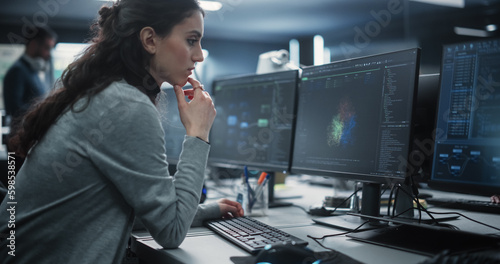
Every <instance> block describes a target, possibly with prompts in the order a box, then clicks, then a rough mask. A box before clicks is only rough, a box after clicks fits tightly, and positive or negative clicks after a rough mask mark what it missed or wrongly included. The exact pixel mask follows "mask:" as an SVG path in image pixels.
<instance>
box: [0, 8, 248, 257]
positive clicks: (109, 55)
mask: <svg viewBox="0 0 500 264" xmlns="http://www.w3.org/2000/svg"><path fill="white" fill-rule="evenodd" d="M99 14H100V18H99V21H98V23H97V25H96V27H97V30H96V31H95V32H96V34H95V37H94V38H93V40H92V44H91V46H90V47H89V48H88V49H87V50H86V51H85V52H84V53H83V55H82V56H81V57H80V58H79V59H77V60H76V61H75V62H74V63H72V64H71V65H70V66H69V67H68V68H67V69H66V71H65V72H64V74H63V76H62V78H61V79H62V88H60V89H57V90H56V91H55V92H54V93H53V94H52V95H50V96H49V97H48V98H47V99H46V100H44V101H42V102H41V103H39V104H37V105H36V106H35V107H34V108H32V109H31V111H30V112H28V113H27V114H26V115H25V117H24V119H23V123H22V124H23V125H22V127H21V128H20V129H19V130H17V132H16V135H15V136H14V137H13V138H12V139H11V143H14V144H13V145H15V146H16V147H17V148H16V154H17V155H26V156H27V159H26V161H25V163H24V165H23V167H22V168H21V170H20V171H19V174H18V175H17V177H16V179H15V180H16V182H15V184H14V186H15V191H16V192H15V196H14V197H12V198H13V199H5V200H4V201H3V203H2V205H1V206H0V210H1V211H0V233H2V234H3V238H5V237H9V236H10V234H14V237H15V239H14V240H13V239H7V240H6V239H3V241H2V243H1V245H0V259H2V260H4V263H121V260H122V259H123V256H124V252H125V248H126V244H127V241H128V238H129V234H130V231H131V229H132V224H133V220H134V217H137V218H138V219H140V220H141V222H142V223H143V224H144V226H145V227H146V228H147V229H148V230H149V231H150V233H151V235H152V236H153V237H154V238H155V240H156V241H157V242H158V243H159V244H160V245H162V246H163V247H166V248H172V247H177V246H179V244H180V243H181V242H182V241H183V239H184V237H185V236H186V232H187V231H188V228H189V227H190V225H191V224H200V223H201V221H202V220H204V219H208V218H219V217H221V216H225V215H230V216H241V215H243V210H242V208H241V205H239V204H238V203H236V202H233V201H229V200H226V199H222V200H220V201H218V203H214V204H208V205H206V206H200V207H198V202H199V200H200V194H201V189H202V185H203V175H204V169H205V166H206V160H207V156H208V152H209V144H208V133H209V130H210V127H211V125H212V122H213V120H214V117H215V109H214V106H213V103H212V100H211V98H210V96H209V95H208V93H207V92H206V91H204V90H203V87H202V85H201V84H200V83H199V82H198V81H196V80H194V79H191V78H188V76H189V75H190V74H191V71H192V70H194V67H195V66H194V65H195V63H196V62H200V61H202V60H203V55H202V51H201V45H200V40H201V38H202V36H203V11H202V10H201V9H200V7H199V6H198V4H197V2H196V1H195V0H122V1H119V2H118V3H116V4H114V5H113V6H112V7H103V8H102V9H101V10H100V11H99ZM163 82H169V83H170V84H172V85H174V89H175V92H176V95H177V101H178V107H179V112H180V116H181V120H182V122H183V124H184V126H185V128H186V137H185V140H184V143H183V152H182V153H181V156H180V161H179V163H178V165H177V168H178V171H177V172H176V174H175V175H174V177H169V175H168V168H167V167H168V166H167V163H166V161H165V155H164V152H165V150H164V141H163V129H162V127H161V124H160V121H159V118H158V112H157V110H156V108H155V107H154V103H155V102H156V97H157V95H158V93H159V92H160V89H159V86H160V85H161V84H162V83H163ZM187 82H189V83H190V84H191V85H192V86H193V87H194V88H193V89H192V90H187V91H183V90H182V89H181V87H182V86H184V85H185V84H186V83H187ZM185 95H187V96H188V97H189V98H191V100H190V102H186V100H185ZM7 202H17V204H15V205H14V207H15V217H14V220H15V221H14V225H10V224H7V223H8V221H9V219H11V220H12V217H11V215H10V213H9V212H10V211H8V210H7V209H9V208H11V206H13V205H12V204H7ZM12 232H14V233H12ZM13 241H14V242H13ZM13 243H14V244H13ZM12 245H14V247H13V246H12ZM13 254H15V256H12V255H13Z"/></svg>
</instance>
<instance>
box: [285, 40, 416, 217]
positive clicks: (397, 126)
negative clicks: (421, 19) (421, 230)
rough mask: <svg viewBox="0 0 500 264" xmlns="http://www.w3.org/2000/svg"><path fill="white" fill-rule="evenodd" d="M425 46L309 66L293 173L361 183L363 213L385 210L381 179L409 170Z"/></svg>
mask: <svg viewBox="0 0 500 264" xmlns="http://www.w3.org/2000/svg"><path fill="white" fill-rule="evenodd" d="M419 54H420V50H419V49H417V48H415V49H409V50H402V51H396V52H390V53H384V54H378V55H374V56H368V57H362V58H355V59H349V60H344V61H338V62H333V63H329V64H325V65H320V66H311V67H308V68H305V69H303V73H302V77H301V84H300V86H299V92H298V98H299V100H298V110H297V124H296V132H295V142H294V151H293V161H292V168H291V171H292V173H300V174H309V175H320V176H332V177H341V178H344V179H347V180H353V181H359V182H362V183H363V195H362V203H361V213H362V214H366V215H379V212H380V188H381V185H382V184H386V183H387V184H388V183H394V182H403V180H404V179H405V177H407V176H408V173H409V171H410V170H409V162H408V158H409V154H410V152H411V141H412V116H413V112H414V111H413V109H414V105H415V100H416V87H417V83H418V70H419Z"/></svg>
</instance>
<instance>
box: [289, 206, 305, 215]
mask: <svg viewBox="0 0 500 264" xmlns="http://www.w3.org/2000/svg"><path fill="white" fill-rule="evenodd" d="M291 206H292V207H297V208H299V209H301V210H302V211H304V212H305V213H306V214H309V212H308V211H307V210H306V209H305V208H304V207H302V206H299V205H296V204H292V205H291Z"/></svg>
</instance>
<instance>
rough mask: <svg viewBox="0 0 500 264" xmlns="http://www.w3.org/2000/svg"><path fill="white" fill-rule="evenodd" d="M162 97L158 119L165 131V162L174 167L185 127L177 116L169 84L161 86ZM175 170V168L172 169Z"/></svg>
mask: <svg viewBox="0 0 500 264" xmlns="http://www.w3.org/2000/svg"><path fill="white" fill-rule="evenodd" d="M162 91H163V94H162V96H163V98H162V100H160V103H159V112H160V120H161V124H162V127H163V130H164V132H165V151H166V155H167V162H168V163H169V165H170V166H172V167H174V166H176V165H177V162H178V161H179V156H180V154H181V151H182V143H183V142H184V136H185V135H186V129H185V128H184V125H183V124H182V122H181V118H180V116H179V108H178V107H177V97H176V95H175V92H174V89H173V87H171V86H165V87H162ZM174 172H175V170H174Z"/></svg>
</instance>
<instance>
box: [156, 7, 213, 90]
mask: <svg viewBox="0 0 500 264" xmlns="http://www.w3.org/2000/svg"><path fill="white" fill-rule="evenodd" d="M203 27H204V25H203V15H202V14H201V12H194V13H193V14H192V15H191V16H190V17H187V18H185V19H184V20H183V21H182V22H181V23H179V24H177V25H175V26H174V27H173V28H172V31H171V32H170V34H169V35H167V36H166V37H163V38H161V37H159V36H157V37H155V47H156V52H155V53H154V54H153V57H152V59H151V62H150V73H151V75H153V77H154V78H155V80H156V82H157V83H158V85H161V84H162V83H163V82H168V83H170V84H171V85H180V86H184V85H185V84H186V82H187V78H188V77H189V76H190V75H191V74H192V73H193V70H194V67H195V64H196V62H201V61H203V52H202V49H201V38H202V37H203V30H204V28H203Z"/></svg>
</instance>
